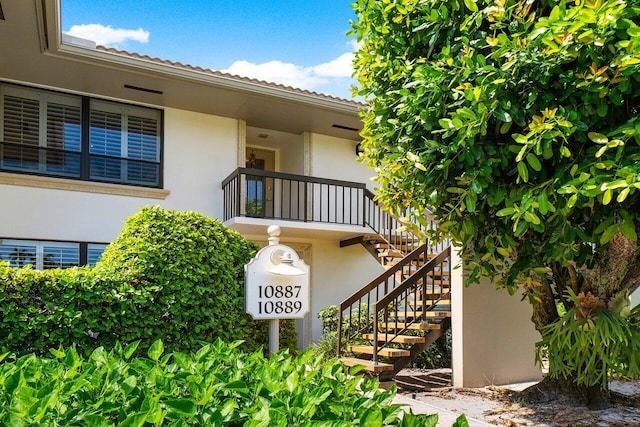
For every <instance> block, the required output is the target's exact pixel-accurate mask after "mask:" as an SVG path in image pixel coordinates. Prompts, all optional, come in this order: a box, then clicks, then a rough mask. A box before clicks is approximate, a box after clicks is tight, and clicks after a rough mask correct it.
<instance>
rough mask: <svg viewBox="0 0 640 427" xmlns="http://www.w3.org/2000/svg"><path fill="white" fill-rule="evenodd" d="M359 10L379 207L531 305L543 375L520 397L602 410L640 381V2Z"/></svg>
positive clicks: (452, 2) (372, 5) (359, 61)
mask: <svg viewBox="0 0 640 427" xmlns="http://www.w3.org/2000/svg"><path fill="white" fill-rule="evenodd" d="M354 8H355V11H356V14H357V20H356V21H355V22H354V23H353V34H355V35H356V36H357V38H358V42H359V43H360V48H359V49H358V51H357V52H356V54H355V60H354V65H355V68H356V74H357V77H358V82H359V85H360V87H359V89H358V94H359V95H360V96H362V97H363V98H364V99H365V100H366V107H364V108H363V109H362V119H363V123H364V126H363V130H362V132H361V135H362V136H363V138H364V140H363V141H362V144H361V146H362V148H363V150H364V152H363V155H362V159H363V160H364V161H366V162H367V163H368V164H369V165H370V166H372V167H375V168H376V172H377V182H378V184H379V187H378V188H377V197H378V200H379V201H380V202H381V203H382V205H384V206H385V207H387V208H388V209H389V210H391V211H392V212H393V213H396V214H398V215H404V214H405V213H407V212H408V214H407V216H412V217H413V219H414V220H415V221H416V222H418V223H420V222H422V223H423V224H424V225H426V221H427V218H426V216H425V209H429V210H430V212H431V215H432V217H433V218H435V219H436V220H437V221H438V223H439V227H438V229H437V230H434V231H433V232H432V233H430V235H429V236H425V237H429V238H431V239H436V240H439V239H442V238H445V237H446V238H450V239H452V241H453V242H454V243H455V244H456V245H457V246H458V247H460V248H461V249H462V253H461V256H462V258H463V260H464V263H465V269H466V272H467V273H468V277H467V283H468V284H470V283H477V282H478V281H479V278H480V277H481V276H485V277H489V278H492V279H494V283H497V284H498V285H500V286H503V287H506V288H507V289H508V290H509V292H511V293H516V292H522V293H523V294H524V295H525V296H526V298H527V299H528V300H529V302H530V303H531V305H532V306H533V319H532V320H533V322H534V324H535V326H536V329H537V330H538V331H539V332H540V333H541V335H542V337H543V341H542V343H541V346H540V349H543V348H546V349H548V350H549V353H548V354H549V362H550V364H549V367H550V372H549V376H548V377H547V378H545V381H544V384H543V385H544V386H545V387H541V386H538V387H536V388H535V389H531V390H529V391H528V392H527V393H528V398H531V399H547V398H551V397H552V394H553V393H556V392H559V393H561V394H565V395H567V394H569V393H571V394H574V395H575V396H576V397H577V398H579V399H580V400H582V401H586V402H588V403H589V404H590V405H591V406H592V407H604V406H606V405H607V387H608V379H609V378H610V377H611V375H612V374H615V375H620V376H635V377H637V376H640V356H639V354H640V353H639V352H638V348H640V318H639V312H638V311H636V312H632V311H631V309H630V307H629V306H628V305H629V304H628V298H627V296H628V295H629V293H630V292H632V291H633V290H634V289H636V288H637V287H638V285H639V284H640V246H639V245H638V233H639V232H640V192H639V191H638V190H639V189H640V117H639V114H640V97H639V96H638V94H639V93H640V78H639V76H640V26H639V23H640V1H637V0H626V1H625V0H576V1H564V0H562V1H555V0H544V1H528V0H447V1H443V0H402V1H400V0H398V1H373V0H358V1H356V2H355V3H354ZM411 224H412V222H411V221H406V226H407V227H411ZM415 231H416V232H420V230H415ZM559 302H562V305H563V306H564V307H565V308H566V313H567V314H564V315H561V314H560V313H559V312H558V311H557V309H556V307H557V306H558V303H559ZM625 305H626V306H625ZM585 325H586V326H585ZM558 334H561V335H562V336H559V335H558ZM603 342H606V343H609V345H608V346H607V347H604V346H603V345H602V343H603ZM592 345H593V347H591V346H592ZM591 348H596V349H598V350H599V351H595V352H592V351H590V349H591ZM543 389H544V390H546V391H548V393H547V395H546V396H538V395H536V394H537V391H539V390H543Z"/></svg>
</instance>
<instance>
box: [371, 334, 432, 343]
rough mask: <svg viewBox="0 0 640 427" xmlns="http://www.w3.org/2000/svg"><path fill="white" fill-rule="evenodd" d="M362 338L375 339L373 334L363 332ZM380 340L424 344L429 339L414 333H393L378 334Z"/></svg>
mask: <svg viewBox="0 0 640 427" xmlns="http://www.w3.org/2000/svg"><path fill="white" fill-rule="evenodd" d="M362 338H364V339H366V340H373V334H362ZM378 341H383V342H384V341H388V342H394V343H399V344H422V343H423V342H426V341H427V339H426V338H425V337H420V336H413V335H396V336H393V335H392V334H388V335H385V334H378Z"/></svg>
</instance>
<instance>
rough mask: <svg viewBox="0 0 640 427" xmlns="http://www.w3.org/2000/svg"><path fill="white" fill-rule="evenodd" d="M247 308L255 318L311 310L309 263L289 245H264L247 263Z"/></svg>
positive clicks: (296, 316)
mask: <svg viewBox="0 0 640 427" xmlns="http://www.w3.org/2000/svg"><path fill="white" fill-rule="evenodd" d="M245 308H246V312H247V313H249V314H250V315H251V316H253V318H254V319H256V320H263V319H301V318H303V317H304V316H305V314H307V313H308V312H309V266H308V265H307V264H306V263H305V262H304V261H303V260H301V259H300V258H299V257H298V255H297V254H296V252H295V251H294V250H293V249H291V248H290V247H288V246H286V245H280V244H274V245H270V246H267V247H265V248H262V249H261V250H260V251H259V252H258V253H257V254H256V256H255V258H253V259H252V260H251V262H249V264H247V265H246V267H245Z"/></svg>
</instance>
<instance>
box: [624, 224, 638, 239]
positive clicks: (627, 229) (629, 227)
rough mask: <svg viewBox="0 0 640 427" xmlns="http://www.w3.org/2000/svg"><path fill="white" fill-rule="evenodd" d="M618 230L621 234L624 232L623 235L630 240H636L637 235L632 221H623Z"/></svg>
mask: <svg viewBox="0 0 640 427" xmlns="http://www.w3.org/2000/svg"><path fill="white" fill-rule="evenodd" d="M620 231H621V232H622V234H624V236H625V237H626V238H627V239H629V240H632V241H634V242H635V241H637V240H638V235H637V234H636V227H635V225H634V224H633V222H631V221H623V222H622V223H621V224H620Z"/></svg>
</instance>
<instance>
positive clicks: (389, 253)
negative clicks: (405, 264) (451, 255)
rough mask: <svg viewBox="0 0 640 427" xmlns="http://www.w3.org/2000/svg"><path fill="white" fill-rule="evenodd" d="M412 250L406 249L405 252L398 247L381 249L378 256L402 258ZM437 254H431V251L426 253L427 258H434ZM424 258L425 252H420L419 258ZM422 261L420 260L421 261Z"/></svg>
mask: <svg viewBox="0 0 640 427" xmlns="http://www.w3.org/2000/svg"><path fill="white" fill-rule="evenodd" d="M410 252H412V250H408V251H406V252H403V251H402V250H399V249H397V248H396V249H388V250H383V251H381V252H379V253H378V258H404V257H406V256H407V255H409V253H410ZM436 255H437V254H432V253H428V254H426V257H427V259H432V258H435V257H436ZM424 258H425V254H424V253H422V254H420V256H419V259H420V260H424ZM421 262H422V261H421Z"/></svg>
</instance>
